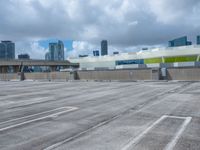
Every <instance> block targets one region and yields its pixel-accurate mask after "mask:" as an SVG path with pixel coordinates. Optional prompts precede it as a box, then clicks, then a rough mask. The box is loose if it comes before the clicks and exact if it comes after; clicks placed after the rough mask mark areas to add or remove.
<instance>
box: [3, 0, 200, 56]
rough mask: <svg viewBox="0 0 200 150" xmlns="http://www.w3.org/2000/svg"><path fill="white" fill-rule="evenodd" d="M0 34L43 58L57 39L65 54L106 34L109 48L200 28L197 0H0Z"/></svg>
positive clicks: (96, 44) (133, 46) (192, 33)
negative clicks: (51, 43) (64, 47)
mask: <svg viewBox="0 0 200 150" xmlns="http://www.w3.org/2000/svg"><path fill="white" fill-rule="evenodd" d="M0 6H1V9H0V40H13V41H14V42H15V43H16V51H17V54H18V53H29V54H30V55H31V58H39V59H42V58H44V54H45V52H46V51H47V50H48V42H49V41H53V40H57V39H61V40H63V41H64V42H65V46H66V51H67V53H66V55H67V56H75V55H77V54H86V53H91V52H92V50H93V49H100V41H101V40H102V39H107V40H108V42H109V49H110V52H112V51H120V52H125V51H133V50H137V49H139V48H141V47H157V46H167V41H168V40H170V39H173V38H176V37H179V36H184V35H188V37H189V39H190V40H192V41H193V42H195V37H196V35H198V34H200V17H199V16H200V9H199V8H200V1H199V0H0Z"/></svg>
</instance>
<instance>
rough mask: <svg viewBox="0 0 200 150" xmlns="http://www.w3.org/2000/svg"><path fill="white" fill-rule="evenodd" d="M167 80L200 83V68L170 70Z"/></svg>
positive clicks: (168, 70)
mask: <svg viewBox="0 0 200 150" xmlns="http://www.w3.org/2000/svg"><path fill="white" fill-rule="evenodd" d="M167 79H168V80H186V81H200V68H168V69H167Z"/></svg>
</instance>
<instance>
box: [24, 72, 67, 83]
mask: <svg viewBox="0 0 200 150" xmlns="http://www.w3.org/2000/svg"><path fill="white" fill-rule="evenodd" d="M70 77H71V76H70V73H69V72H44V73H25V74H24V78H25V80H47V81H60V80H62V81H67V80H70Z"/></svg>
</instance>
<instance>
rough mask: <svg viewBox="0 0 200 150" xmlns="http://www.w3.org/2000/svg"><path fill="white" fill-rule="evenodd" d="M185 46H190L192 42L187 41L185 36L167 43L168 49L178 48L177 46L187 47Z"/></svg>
mask: <svg viewBox="0 0 200 150" xmlns="http://www.w3.org/2000/svg"><path fill="white" fill-rule="evenodd" d="M187 45H192V42H190V41H188V40H187V36H184V37H180V38H177V39H174V40H172V41H169V47H178V46H187Z"/></svg>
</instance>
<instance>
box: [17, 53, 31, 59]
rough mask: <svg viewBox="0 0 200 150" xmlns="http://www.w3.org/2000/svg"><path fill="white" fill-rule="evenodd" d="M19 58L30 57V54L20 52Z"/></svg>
mask: <svg viewBox="0 0 200 150" xmlns="http://www.w3.org/2000/svg"><path fill="white" fill-rule="evenodd" d="M18 59H30V56H29V54H20V55H18Z"/></svg>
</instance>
